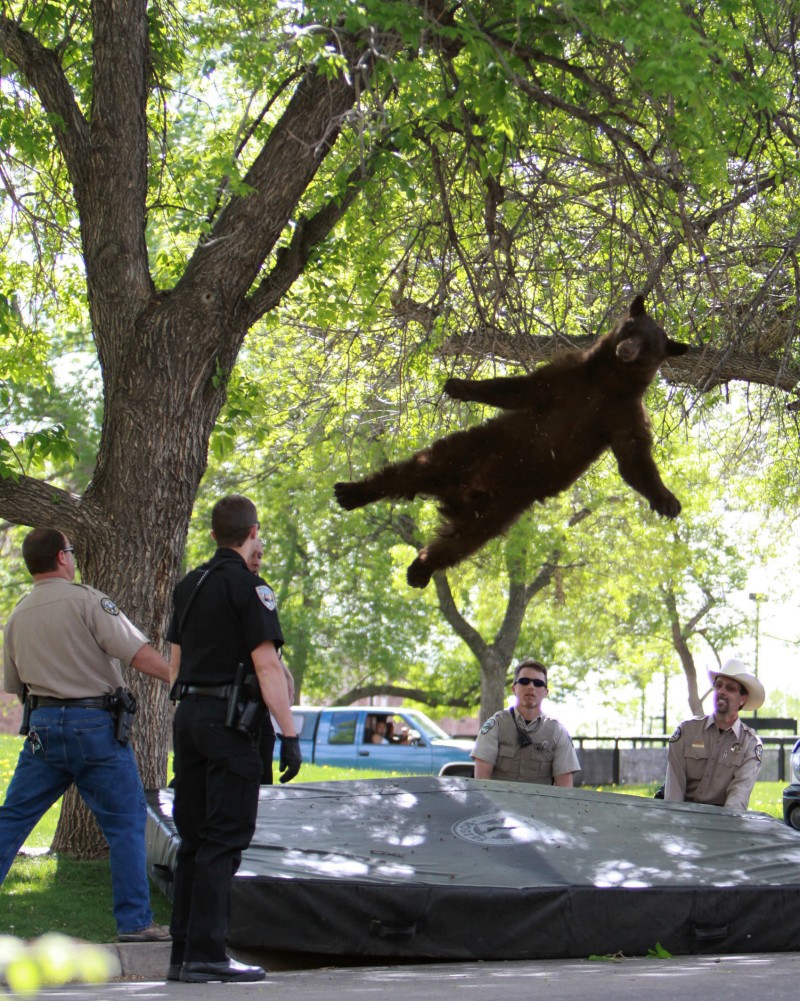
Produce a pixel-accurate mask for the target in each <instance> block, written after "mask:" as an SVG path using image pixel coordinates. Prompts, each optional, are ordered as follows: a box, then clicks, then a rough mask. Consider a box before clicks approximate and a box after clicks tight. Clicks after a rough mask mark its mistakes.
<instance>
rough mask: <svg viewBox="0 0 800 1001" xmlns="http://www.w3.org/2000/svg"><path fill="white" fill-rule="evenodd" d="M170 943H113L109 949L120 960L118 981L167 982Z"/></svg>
mask: <svg viewBox="0 0 800 1001" xmlns="http://www.w3.org/2000/svg"><path fill="white" fill-rule="evenodd" d="M171 947H172V944H171V943H170V942H112V943H111V944H110V945H109V946H108V949H109V950H110V951H111V952H112V953H114V954H115V955H116V957H117V959H118V960H119V966H120V975H119V977H117V978H115V979H117V980H166V978H167V967H168V966H169V953H170V949H171Z"/></svg>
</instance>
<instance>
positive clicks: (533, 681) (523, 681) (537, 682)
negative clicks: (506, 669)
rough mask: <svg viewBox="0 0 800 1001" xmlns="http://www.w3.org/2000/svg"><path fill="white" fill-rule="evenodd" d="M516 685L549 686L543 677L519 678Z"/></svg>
mask: <svg viewBox="0 0 800 1001" xmlns="http://www.w3.org/2000/svg"><path fill="white" fill-rule="evenodd" d="M514 684H515V685H533V687H534V688H547V682H546V681H542V679H541V678H517V680H516V681H515V682H514Z"/></svg>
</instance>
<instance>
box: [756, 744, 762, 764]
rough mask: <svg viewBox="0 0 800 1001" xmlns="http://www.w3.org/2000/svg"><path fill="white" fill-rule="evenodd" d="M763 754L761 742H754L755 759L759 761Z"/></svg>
mask: <svg viewBox="0 0 800 1001" xmlns="http://www.w3.org/2000/svg"><path fill="white" fill-rule="evenodd" d="M763 754H764V748H763V747H762V746H761V744H756V761H759V762H760V761H761V758H762V755H763Z"/></svg>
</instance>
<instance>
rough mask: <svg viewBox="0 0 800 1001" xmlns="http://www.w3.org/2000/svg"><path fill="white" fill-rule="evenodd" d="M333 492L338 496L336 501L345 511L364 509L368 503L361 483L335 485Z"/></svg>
mask: <svg viewBox="0 0 800 1001" xmlns="http://www.w3.org/2000/svg"><path fill="white" fill-rule="evenodd" d="M333 492H334V494H335V495H336V500H337V501H338V502H339V504H340V505H341V506H342V507H343V508H344V509H345V511H352V510H353V509H354V508H357V507H363V506H364V504H365V503H366V501H365V500H364V496H363V494H364V491H363V490H362V488H361V484H360V483H334V484H333Z"/></svg>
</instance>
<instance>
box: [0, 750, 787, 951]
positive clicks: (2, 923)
mask: <svg viewBox="0 0 800 1001" xmlns="http://www.w3.org/2000/svg"><path fill="white" fill-rule="evenodd" d="M20 746H21V740H20V738H19V737H14V736H9V735H5V734H0V798H2V797H4V796H5V790H6V787H7V786H8V783H9V781H10V779H11V776H12V774H13V772H14V767H15V765H16V760H17V755H18V754H19V749H20ZM386 774H387V773H385V772H372V771H366V770H360V769H354V768H349V769H348V768H325V767H321V766H319V765H303V770H302V773H301V778H302V780H303V781H304V782H323V781H334V780H335V781H340V780H345V779H357V778H358V779H369V778H384V777H386ZM394 777H398V778H401V776H394ZM785 785H786V783H784V782H758V783H756V787H755V790H754V792H753V795H752V796H751V798H750V809H751V810H757V811H760V812H762V813H768V814H771V815H772V816H774V817H779V818H782V817H783V807H782V794H783V789H784V786H785ZM656 787H657V784H656V783H653V784H652V785H648V786H599V787H597V791H598V792H617V793H624V794H626V795H633V796H647V797H650V796H652V795H653V793H654V792H655V790H656ZM60 809H61V804H60V802H59V803H57V804H55V806H53V807H52V808H51V809H50V810H48V811H47V813H46V814H45V816H44V817H43V818H42V820H41V821H40V822H39V824H38V825H37V826H36V827H35V828H34V830H33V832H32V834H31V836H30V837H29V838H28V841H27V842H26V844H25V848H24V853H21V854H20V855H19V856H18V858H17V860H16V862H15V863H14V865H13V866H12V867H11V871H10V872H9V874H8V877H7V878H6V881H5V883H4V884H3V887H2V889H0V935H16V936H18V937H20V938H32V937H34V936H37V935H41V934H42V933H43V932H45V931H60V932H63V933H65V934H67V935H72V936H74V937H76V938H81V939H84V940H86V941H88V942H111V941H113V940H114V938H115V935H116V931H115V927H114V919H113V917H112V913H111V879H110V874H109V866H108V862H107V861H102V860H101V861H92V862H76V861H74V860H73V859H69V858H65V857H60V856H55V855H52V854H51V853H49V852H48V851H47V849H48V848H49V847H50V843H51V842H52V840H53V835H54V833H55V829H56V824H57V823H58V817H59V812H60ZM152 902H153V910H154V913H155V917H156V920H157V921H158V922H159V923H161V924H166V923H167V922H168V921H169V903H168V901H167V900H166V898H165V897H163V896H162V895H161V894H160V893H159V892H158V891H156V890H153V893H152Z"/></svg>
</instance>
